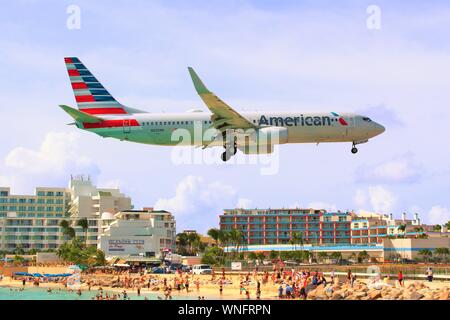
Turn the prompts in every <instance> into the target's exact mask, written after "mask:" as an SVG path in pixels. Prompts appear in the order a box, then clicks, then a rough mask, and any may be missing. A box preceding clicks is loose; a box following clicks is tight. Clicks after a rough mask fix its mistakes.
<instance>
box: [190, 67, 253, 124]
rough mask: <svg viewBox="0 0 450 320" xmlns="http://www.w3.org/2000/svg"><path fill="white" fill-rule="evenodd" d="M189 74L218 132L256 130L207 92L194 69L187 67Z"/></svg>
mask: <svg viewBox="0 0 450 320" xmlns="http://www.w3.org/2000/svg"><path fill="white" fill-rule="evenodd" d="M188 70H189V74H190V75H191V78H192V82H193V83H194V87H195V90H196V91H197V93H198V95H199V96H200V98H202V100H203V102H204V103H205V104H206V106H207V107H208V108H209V110H211V112H212V113H213V115H212V117H211V120H212V122H213V126H214V128H216V129H217V130H220V131H225V130H227V129H250V128H256V126H255V125H254V124H253V123H251V122H250V121H249V120H247V119H245V118H244V117H243V116H241V115H240V114H239V113H237V112H236V111H235V110H233V108H231V107H230V106H229V105H227V104H226V103H225V102H223V101H222V100H220V98H219V97H218V96H216V95H215V94H214V93H212V92H211V91H209V90H208V89H207V88H206V86H205V85H204V84H203V82H202V80H200V78H199V77H198V75H197V74H196V73H195V71H194V69H192V68H191V67H188Z"/></svg>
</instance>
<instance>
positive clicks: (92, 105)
mask: <svg viewBox="0 0 450 320" xmlns="http://www.w3.org/2000/svg"><path fill="white" fill-rule="evenodd" d="M64 61H65V64H66V68H67V71H68V73H69V78H70V82H71V85H72V89H73V92H74V95H75V100H76V103H77V106H78V109H75V108H72V107H70V106H67V105H60V107H61V108H62V109H63V110H64V111H65V112H67V113H68V114H69V115H70V116H71V117H72V118H73V119H74V120H75V122H74V123H71V124H74V125H76V126H77V128H79V129H82V130H86V131H89V132H93V133H96V134H98V135H99V136H101V137H105V138H115V139H119V140H121V141H131V142H137V143H144V144H150V145H159V146H175V145H188V146H196V147H202V148H208V147H214V146H222V147H223V148H224V149H225V151H224V152H223V153H222V155H221V159H222V160H223V161H228V160H229V159H230V158H231V157H232V156H233V155H235V154H236V152H237V150H240V151H242V152H243V153H244V154H264V153H265V154H268V153H272V152H273V150H274V149H273V147H274V145H276V144H287V143H316V144H319V143H325V142H350V143H352V148H351V152H352V153H353V154H355V153H357V152H358V149H357V148H356V145H358V144H361V143H366V142H368V141H369V139H371V138H373V137H375V136H377V135H379V134H381V133H383V132H384V131H385V128H384V127H383V126H382V125H381V124H378V123H377V122H375V121H373V120H371V119H370V118H369V117H367V116H364V115H359V114H355V113H336V112H302V111H297V112H293V111H290V112H280V111H271V112H270V111H260V112H240V113H238V112H237V111H235V110H234V109H233V108H231V107H230V106H229V105H227V104H226V103H225V102H223V101H222V100H221V99H220V98H219V97H217V96H216V95H215V94H214V93H212V92H211V91H209V90H208V89H207V87H206V86H205V85H204V84H203V82H202V80H200V78H199V76H198V75H197V73H196V72H195V71H194V69H192V68H191V67H188V71H189V74H190V76H191V79H192V82H193V84H194V88H195V90H196V91H197V93H198V95H199V96H200V98H201V99H202V100H203V102H204V103H205V105H206V106H207V107H208V108H209V110H210V111H211V113H207V112H203V111H202V110H198V109H193V110H189V111H188V112H184V113H149V112H146V111H142V110H139V109H134V108H130V107H127V106H124V105H123V104H121V103H119V102H118V101H117V100H116V99H115V98H114V97H113V96H112V95H111V94H110V93H109V92H108V91H107V90H106V89H105V87H103V85H102V84H101V83H100V82H99V81H98V80H97V78H96V77H94V75H93V74H92V73H91V72H90V71H89V70H88V69H87V68H86V67H85V65H84V64H83V63H82V62H81V61H80V59H78V58H77V57H66V58H64ZM179 131H181V132H186V133H187V134H188V135H187V138H186V136H183V137H184V138H180V135H176V134H175V133H176V132H179ZM206 132H209V134H206ZM196 135H197V136H196ZM199 135H200V137H198V136H199ZM180 139H181V140H182V141H180Z"/></svg>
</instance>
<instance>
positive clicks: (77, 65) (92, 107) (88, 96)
mask: <svg viewBox="0 0 450 320" xmlns="http://www.w3.org/2000/svg"><path fill="white" fill-rule="evenodd" d="M64 61H65V63H66V68H67V71H68V73H69V78H70V83H71V84H72V89H73V93H74V95H75V100H76V102H77V105H78V109H79V110H80V111H82V112H85V113H88V114H106V115H110V114H129V113H133V112H132V111H131V110H133V111H138V110H134V109H130V108H127V107H125V106H123V105H122V104H120V103H119V102H118V101H117V100H116V99H114V97H113V96H112V95H111V94H110V93H109V92H108V91H107V90H106V89H105V88H104V87H103V85H102V84H101V83H100V82H99V81H98V80H97V79H96V78H95V77H94V75H93V74H92V73H91V72H90V71H89V70H88V69H87V68H86V67H85V66H84V64H83V63H82V62H81V61H80V59H78V58H76V57H68V58H64ZM130 111H131V112H130Z"/></svg>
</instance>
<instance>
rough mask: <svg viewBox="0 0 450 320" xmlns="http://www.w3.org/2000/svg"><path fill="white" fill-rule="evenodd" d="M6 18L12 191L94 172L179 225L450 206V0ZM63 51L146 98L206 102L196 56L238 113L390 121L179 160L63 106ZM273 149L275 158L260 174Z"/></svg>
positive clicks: (4, 156)
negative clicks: (366, 136) (259, 151)
mask: <svg viewBox="0 0 450 320" xmlns="http://www.w3.org/2000/svg"><path fill="white" fill-rule="evenodd" d="M73 5H75V6H76V7H75V8H77V9H79V20H77V21H79V28H73V26H76V25H74V24H73V21H74V20H73V17H74V11H72V10H73V7H71V6H73ZM371 5H375V6H376V14H375V15H374V11H373V7H371ZM373 19H376V20H373ZM374 21H375V24H373V22H374ZM374 26H375V27H374ZM0 28H1V30H2V32H1V33H0V48H1V50H0V68H1V70H2V75H3V76H2V77H0V88H1V89H0V93H1V94H0V116H1V117H0V119H2V130H3V133H2V135H1V136H2V138H1V140H0V186H10V187H11V188H12V192H13V193H15V194H28V193H33V192H34V189H35V187H37V186H62V187H63V186H66V185H67V184H68V180H69V178H70V175H71V174H86V175H87V174H89V175H91V177H92V178H93V180H94V182H95V183H96V184H97V185H98V186H99V187H116V186H118V187H120V188H121V190H122V191H123V192H125V193H126V194H127V195H129V196H130V197H132V199H133V204H134V206H135V208H141V207H144V206H146V207H151V206H154V207H156V208H160V209H166V210H169V211H171V212H173V213H174V214H175V216H176V218H177V228H178V231H181V230H183V229H197V230H199V231H201V232H204V231H205V230H207V229H208V228H210V227H217V226H218V222H219V219H218V215H219V214H221V212H222V210H223V209H224V208H234V207H243V208H255V207H258V208H280V207H284V208H288V207H297V206H298V207H314V208H325V209H328V210H338V209H340V210H355V211H357V212H358V211H375V212H380V213H386V214H387V213H393V215H394V216H395V217H400V216H401V213H402V212H406V213H407V215H408V217H409V218H412V215H413V213H414V212H418V213H419V215H420V217H421V219H422V221H423V222H426V223H430V224H436V223H444V222H447V221H448V220H450V203H449V198H450V197H449V193H450V168H449V163H450V161H449V160H450V156H449V150H450V140H449V131H450V130H449V126H448V124H449V122H450V107H449V106H450V90H449V89H450V88H449V86H450V41H448V40H449V39H450V4H448V2H447V3H446V1H426V2H424V1H408V2H405V1H339V2H336V1H268V0H265V1H250V0H247V1H214V0H212V1H114V2H111V1H100V0H96V1H77V0H72V1H44V0H40V1H33V0H26V1H25V0H22V1H21V0H18V1H8V2H5V3H2V9H1V10H0ZM65 56H77V57H79V58H80V59H81V61H82V62H83V63H84V64H85V65H86V66H87V67H88V68H89V69H90V71H91V72H92V73H93V74H94V75H95V76H96V77H97V78H98V79H99V80H100V81H101V82H102V84H103V85H104V86H105V87H106V88H107V89H108V90H109V91H110V92H111V93H112V94H113V95H114V97H115V98H116V99H117V100H119V101H120V102H121V103H123V104H124V105H127V106H130V107H134V108H137V109H143V110H147V111H149V112H167V113H169V112H184V111H186V110H189V109H193V108H195V109H202V110H204V111H205V112H207V111H208V110H207V108H206V107H205V105H204V104H203V103H202V101H201V100H200V98H199V97H198V96H197V94H196V93H195V90H194V88H193V86H192V83H191V80H190V77H189V74H188V72H187V66H192V67H194V68H195V70H196V71H197V72H198V74H199V75H200V77H201V78H202V79H203V80H204V82H205V83H206V84H207V86H208V88H209V89H210V90H212V91H214V92H215V93H216V94H217V95H218V96H220V97H221V98H222V99H223V100H224V101H226V102H227V103H228V104H230V105H231V106H232V107H233V108H234V109H235V110H237V111H264V110H270V111H278V110H279V111H301V112H305V111H317V112H330V111H334V112H338V113H339V112H357V113H361V114H364V115H367V116H370V117H371V118H372V119H373V120H375V121H377V122H379V123H381V124H383V125H384V126H385V127H386V132H385V133H383V134H382V135H380V136H378V137H376V138H374V139H372V140H371V141H370V142H369V143H367V144H363V145H360V146H358V147H359V152H358V154H357V155H353V154H351V153H350V148H351V145H350V144H348V143H335V144H320V145H318V146H316V145H315V144H291V145H282V146H280V147H279V148H278V150H277V151H276V153H275V154H274V155H273V158H270V157H269V158H267V157H266V158H263V157H261V158H260V160H258V161H256V162H258V163H256V164H255V163H251V161H250V160H249V159H254V157H255V156H251V157H250V156H245V155H242V154H238V155H237V157H236V161H235V162H231V163H220V162H214V163H203V162H202V163H190V164H186V163H184V164H180V163H176V162H175V161H173V152H174V150H173V148H170V147H157V146H148V145H142V144H133V143H127V142H121V141H118V140H111V139H104V138H101V137H99V136H96V135H94V134H92V133H89V132H83V131H80V130H77V129H76V128H75V127H74V126H68V125H67V124H68V123H70V122H71V119H70V118H69V117H68V115H67V114H65V113H64V112H63V111H62V110H61V109H60V108H59V107H58V105H59V104H68V105H72V106H74V105H75V101H74V97H73V94H72V90H71V88H70V83H69V79H68V76H67V72H66V70H65V65H64V61H63V57H65ZM194 152H195V153H196V154H198V153H199V152H200V154H201V151H200V150H195V151H194ZM218 152H221V150H220V149H219V150H218ZM263 159H265V161H266V162H264V161H263ZM271 159H272V160H271ZM275 160H276V161H275ZM271 161H273V162H271ZM271 163H275V164H276V168H275V169H276V170H275V171H274V172H272V173H271V174H263V171H264V169H265V168H266V169H267V167H268V166H269V165H270V164H271Z"/></svg>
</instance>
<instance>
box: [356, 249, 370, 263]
mask: <svg viewBox="0 0 450 320" xmlns="http://www.w3.org/2000/svg"><path fill="white" fill-rule="evenodd" d="M369 258H370V255H369V254H368V253H367V251H366V250H363V251H361V252H360V253H358V262H360V263H361V262H364V261H365V260H367V259H369Z"/></svg>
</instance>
